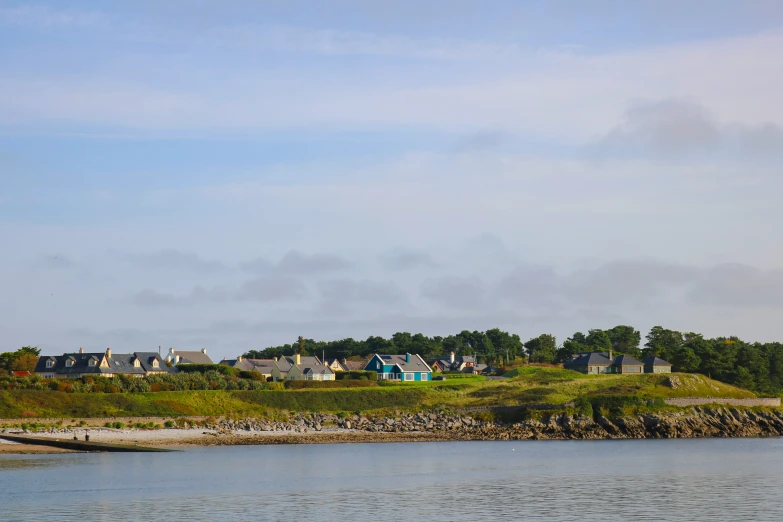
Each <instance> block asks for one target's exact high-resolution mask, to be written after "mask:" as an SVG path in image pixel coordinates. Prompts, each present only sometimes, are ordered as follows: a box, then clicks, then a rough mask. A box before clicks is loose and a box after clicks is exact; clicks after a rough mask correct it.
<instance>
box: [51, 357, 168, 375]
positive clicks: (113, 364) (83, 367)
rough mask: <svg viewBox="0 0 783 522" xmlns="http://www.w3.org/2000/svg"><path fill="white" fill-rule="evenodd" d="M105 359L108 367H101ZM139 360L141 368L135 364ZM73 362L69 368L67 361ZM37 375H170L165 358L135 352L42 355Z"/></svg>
mask: <svg viewBox="0 0 783 522" xmlns="http://www.w3.org/2000/svg"><path fill="white" fill-rule="evenodd" d="M104 357H105V358H106V360H107V362H108V366H101V362H102V361H103V359H104ZM136 359H138V360H139V364H140V365H139V367H136V365H135V364H134V362H135V361H136ZM155 359H158V367H157V368H155V367H154V366H153V361H154V360H155ZM48 360H52V361H53V362H54V366H53V367H52V368H48V367H47V366H46V361H48ZM68 360H71V361H72V365H71V366H68V365H67V361H68ZM91 360H94V361H95V364H94V366H90V361H91ZM35 372H36V373H54V374H56V375H79V374H85V373H86V374H96V375H102V374H107V373H109V374H110V373H126V374H142V375H143V374H146V373H148V372H164V373H168V372H169V368H168V366H166V363H165V362H164V361H163V358H162V357H160V356H159V355H158V353H157V352H134V353H112V354H111V357H108V355H107V354H106V353H105V352H98V353H65V354H63V355H42V356H40V357H39V358H38V363H37V364H36V366H35Z"/></svg>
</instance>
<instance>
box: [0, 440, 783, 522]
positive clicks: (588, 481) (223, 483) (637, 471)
mask: <svg viewBox="0 0 783 522" xmlns="http://www.w3.org/2000/svg"><path fill="white" fill-rule="evenodd" d="M782 491H783V440H782V439H712V440H664V441H594V442H593V441H584V442H583V441H578V442H576V441H574V442H570V441H569V442H564V441H556V442H450V443H403V444H329V445H294V446H238V447H217V448H194V449H187V450H186V451H183V452H181V453H165V454H154V453H139V454H122V453H114V454H87V453H81V454H60V455H0V520H164V519H186V520H297V519H301V520H315V519H318V520H325V521H353V520H361V521H374V520H445V521H462V520H466V521H467V520H470V521H474V520H491V519H496V520H631V519H634V520H710V521H723V520H725V521H735V520H769V521H773V520H774V521H783V500H782V499H781V492H782Z"/></svg>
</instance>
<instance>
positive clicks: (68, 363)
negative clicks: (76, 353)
mask: <svg viewBox="0 0 783 522" xmlns="http://www.w3.org/2000/svg"><path fill="white" fill-rule="evenodd" d="M65 366H67V367H69V368H70V367H71V366H73V361H72V360H71V359H68V360H67V361H65Z"/></svg>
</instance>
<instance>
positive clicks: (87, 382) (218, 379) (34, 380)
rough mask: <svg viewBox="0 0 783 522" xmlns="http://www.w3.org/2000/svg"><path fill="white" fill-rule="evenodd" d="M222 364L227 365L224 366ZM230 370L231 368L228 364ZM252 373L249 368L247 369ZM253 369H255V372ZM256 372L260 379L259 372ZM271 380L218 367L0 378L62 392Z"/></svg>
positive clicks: (8, 385)
mask: <svg viewBox="0 0 783 522" xmlns="http://www.w3.org/2000/svg"><path fill="white" fill-rule="evenodd" d="M224 368H228V367H227V366H225V367H224ZM228 369H229V370H233V368H228ZM249 373H252V372H249ZM256 373H257V372H256ZM258 376H259V377H260V378H261V379H263V376H261V374H258ZM272 384H273V383H267V382H265V381H264V380H258V378H257V377H255V376H252V377H251V378H246V379H242V378H240V377H238V376H236V375H226V374H223V373H221V372H219V371H208V372H206V373H172V374H166V373H164V374H158V375H155V374H153V375H149V376H147V377H132V376H129V375H117V376H115V377H91V376H87V377H82V378H79V379H43V378H41V377H40V376H37V375H34V376H31V377H4V378H0V389H3V390H39V391H43V390H51V391H60V392H66V393H145V392H160V391H192V390H269V389H273V388H274V387H273V386H272Z"/></svg>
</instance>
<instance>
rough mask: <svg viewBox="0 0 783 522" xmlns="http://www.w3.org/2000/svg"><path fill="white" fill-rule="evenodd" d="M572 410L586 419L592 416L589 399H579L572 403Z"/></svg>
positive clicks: (591, 405)
mask: <svg viewBox="0 0 783 522" xmlns="http://www.w3.org/2000/svg"><path fill="white" fill-rule="evenodd" d="M574 410H575V411H576V413H579V414H581V415H585V416H587V417H592V416H593V404H592V403H591V402H590V399H588V398H586V397H579V398H578V399H576V400H575V401H574Z"/></svg>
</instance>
